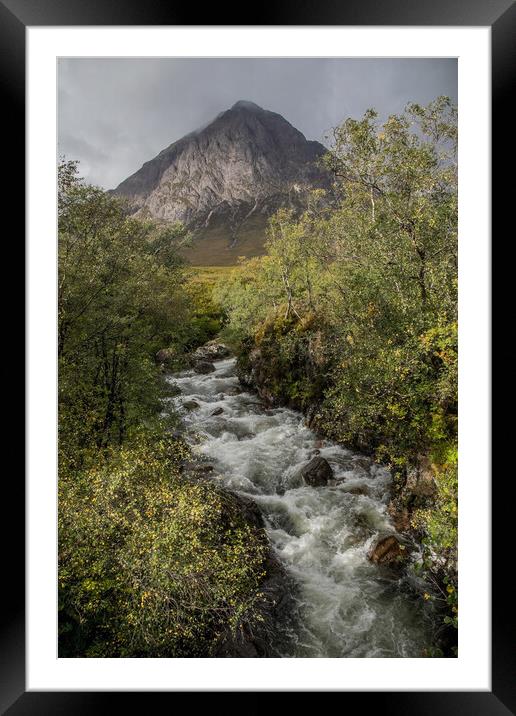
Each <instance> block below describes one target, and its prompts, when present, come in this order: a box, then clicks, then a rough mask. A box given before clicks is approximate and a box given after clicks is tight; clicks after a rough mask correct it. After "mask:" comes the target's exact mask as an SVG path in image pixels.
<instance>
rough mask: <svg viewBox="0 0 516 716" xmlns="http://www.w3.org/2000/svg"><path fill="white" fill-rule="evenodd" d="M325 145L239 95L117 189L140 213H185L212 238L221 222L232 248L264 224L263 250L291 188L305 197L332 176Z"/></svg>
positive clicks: (162, 216)
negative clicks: (270, 223)
mask: <svg viewBox="0 0 516 716" xmlns="http://www.w3.org/2000/svg"><path fill="white" fill-rule="evenodd" d="M325 151H326V150H325V148H324V147H323V146H322V145H321V144H319V142H312V141H308V140H307V139H306V138H305V137H304V135H303V134H302V133H301V132H300V131H299V130H297V129H296V128H295V127H293V126H292V125H291V124H290V122H288V121H287V120H286V119H285V118H284V117H282V116H281V115H280V114H277V113H275V112H271V111H269V110H265V109H262V108H261V107H259V106H258V105H257V104H255V103H254V102H251V101H249V100H239V101H238V102H236V103H235V104H234V105H233V106H232V107H231V108H230V109H228V110H226V111H224V112H221V113H220V114H219V115H218V116H217V117H216V118H215V119H214V120H213V121H212V122H210V123H209V124H208V125H207V126H205V127H203V128H202V129H200V130H197V131H194V132H192V133H190V134H187V135H186V136H184V137H183V138H182V139H179V140H178V141H176V142H174V143H173V144H171V145H170V146H169V147H167V148H166V149H164V150H163V151H161V152H160V153H159V154H158V155H157V156H156V157H155V158H154V159H151V160H150V161H149V162H146V163H145V164H144V165H143V166H142V167H141V169H139V170H138V171H137V172H135V173H134V174H133V175H132V176H130V177H128V179H126V180H125V181H123V182H122V183H121V184H119V186H118V187H117V188H116V189H115V190H114V193H115V194H118V195H121V196H125V197H127V198H128V199H129V201H130V204H131V205H132V207H133V209H134V211H135V212H136V213H137V214H138V215H140V216H147V217H151V218H154V219H157V220H161V221H167V222H174V221H181V222H183V223H185V224H186V225H187V226H188V227H190V228H191V229H192V230H193V231H194V232H195V234H196V235H197V236H198V237H200V236H204V238H205V240H206V241H208V239H209V236H208V234H209V233H210V230H213V229H214V228H216V229H217V231H218V234H219V235H220V234H225V241H223V242H222V243H223V245H224V244H225V245H226V246H227V247H228V248H235V247H236V246H237V244H239V239H240V238H241V236H242V230H243V229H244V228H245V227H247V228H249V225H252V226H253V227H256V226H258V225H260V226H261V227H262V228H261V236H262V238H261V242H259V243H261V250H263V242H264V238H265V232H264V227H265V223H266V220H267V217H268V216H270V214H271V213H272V212H273V211H274V210H275V209H277V208H278V207H279V206H282V205H286V204H289V203H292V200H293V199H292V195H293V192H292V188H293V187H295V192H294V193H295V195H296V201H299V199H300V196H301V195H302V194H303V192H306V191H308V190H309V189H310V188H313V187H314V186H322V185H324V184H325V183H326V182H327V178H326V175H325V173H324V171H323V170H322V169H321V168H319V167H318V166H317V164H316V162H317V160H318V159H319V158H320V157H321V156H322V155H323V154H324V153H325ZM244 233H245V232H244ZM240 243H241V242H240ZM258 252H260V250H258ZM252 253H256V248H253V250H252Z"/></svg>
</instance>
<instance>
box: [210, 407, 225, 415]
mask: <svg viewBox="0 0 516 716" xmlns="http://www.w3.org/2000/svg"><path fill="white" fill-rule="evenodd" d="M223 412H224V408H216V409H215V410H214V411H213V413H212V415H222V413H223Z"/></svg>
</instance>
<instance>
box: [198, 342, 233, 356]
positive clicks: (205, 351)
mask: <svg viewBox="0 0 516 716" xmlns="http://www.w3.org/2000/svg"><path fill="white" fill-rule="evenodd" d="M230 355H231V353H230V350H229V348H228V347H227V346H225V345H224V344H223V343H219V342H218V341H210V342H209V343H205V344H204V345H203V346H201V347H200V348H197V350H196V351H194V353H193V357H194V359H195V360H206V361H212V360H221V359H222V358H228V357H229V356H230Z"/></svg>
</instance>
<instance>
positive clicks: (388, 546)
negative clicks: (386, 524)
mask: <svg viewBox="0 0 516 716" xmlns="http://www.w3.org/2000/svg"><path fill="white" fill-rule="evenodd" d="M404 555H405V547H404V546H403V545H402V544H401V543H400V541H399V540H398V538H397V537H396V535H387V536H386V537H381V538H380V539H379V540H377V542H376V543H375V544H374V546H373V547H372V548H371V550H370V551H369V554H368V555H367V556H368V557H369V559H370V560H371V562H374V563H375V564H392V563H393V562H399V561H400V560H401V559H402V558H403V557H404Z"/></svg>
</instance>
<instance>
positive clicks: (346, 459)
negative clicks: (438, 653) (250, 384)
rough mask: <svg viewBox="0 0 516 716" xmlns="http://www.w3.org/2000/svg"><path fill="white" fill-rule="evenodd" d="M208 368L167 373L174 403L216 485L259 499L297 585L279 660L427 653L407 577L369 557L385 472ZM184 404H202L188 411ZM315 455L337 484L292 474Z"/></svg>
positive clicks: (382, 507)
mask: <svg viewBox="0 0 516 716" xmlns="http://www.w3.org/2000/svg"><path fill="white" fill-rule="evenodd" d="M214 365H215V368H216V369H215V371H214V372H212V373H209V374H207V375H198V374H196V373H194V372H193V371H192V370H188V371H184V372H182V373H179V374H175V375H172V376H170V377H169V378H168V380H169V381H170V382H171V383H173V384H174V385H175V386H176V387H177V388H178V389H179V391H180V393H179V394H178V395H177V396H176V397H175V398H173V399H172V401H173V404H174V407H175V409H177V410H179V412H180V413H181V414H182V416H183V420H184V423H185V426H186V430H187V436H188V439H189V441H190V442H191V444H192V446H193V449H194V451H196V452H197V453H198V454H200V455H201V456H204V457H205V458H206V459H208V460H209V462H210V463H211V464H212V465H213V467H214V477H213V479H214V480H218V481H221V482H222V484H223V485H224V486H225V487H226V488H228V489H230V490H233V491H235V492H237V493H240V494H243V495H246V496H247V497H250V498H252V499H253V500H254V501H255V502H256V504H257V505H258V507H259V508H260V510H261V512H262V514H263V517H264V519H265V524H266V530H267V534H268V536H269V539H270V542H271V544H272V546H273V549H274V551H275V553H276V555H277V557H278V558H279V560H280V561H281V563H282V564H283V566H284V567H285V569H286V571H287V573H288V574H289V575H290V577H291V578H292V580H293V582H294V583H295V585H296V589H295V590H294V599H295V615H294V618H292V619H289V620H288V623H286V624H285V625H284V626H283V627H282V628H281V630H280V633H278V640H277V646H276V650H277V655H278V656H281V657H348V658H350V657H420V656H423V655H424V653H423V650H424V648H425V646H428V644H429V642H430V639H431V637H430V635H429V628H430V627H429V624H428V623H427V622H426V620H425V618H424V614H423V609H422V607H421V606H420V600H417V599H415V598H414V596H413V594H411V592H410V589H409V588H408V585H407V583H406V580H405V578H400V577H399V575H396V573H395V572H393V571H391V570H389V569H388V568H386V567H379V566H377V565H375V564H373V563H371V562H370V561H369V560H368V558H367V553H368V551H369V550H370V548H371V546H372V545H373V544H374V541H375V540H376V539H377V538H378V535H379V534H381V535H384V534H387V533H394V528H393V526H392V524H391V521H390V518H389V516H388V514H387V504H388V499H389V487H390V484H391V475H390V473H389V471H388V470H387V469H386V468H385V467H382V466H380V465H376V464H374V463H371V461H369V460H368V459H367V458H364V457H363V456H361V455H357V454H355V453H353V452H351V451H349V450H346V449H344V448H343V447H341V446H339V445H336V444H334V443H331V442H329V441H321V440H320V439H318V437H317V435H316V434H315V433H314V432H312V431H311V430H309V429H308V428H307V427H306V426H305V425H304V419H303V416H302V414H301V413H299V412H296V411H294V410H290V409H288V408H273V409H269V408H267V407H266V406H264V405H263V404H262V403H261V401H260V400H259V398H258V397H257V396H256V395H254V394H252V393H248V392H238V389H239V383H238V379H237V377H236V374H235V359H228V360H222V361H216V362H215V363H214ZM188 401H195V403H197V405H198V407H194V409H193V410H192V409H190V410H187V409H186V408H185V407H184V403H186V402H188ZM190 407H191V406H190ZM219 408H222V411H223V412H221V413H220V414H219V415H212V413H213V412H214V411H217V409H219ZM316 450H319V451H320V455H321V456H322V457H324V458H326V459H327V460H328V462H329V463H330V465H331V467H332V468H333V471H334V476H335V481H334V484H331V485H328V486H326V487H310V486H308V485H305V484H304V483H303V481H302V480H301V479H300V478H299V477H298V473H299V470H300V468H301V467H302V466H303V465H305V464H306V463H307V462H308V461H309V460H310V459H311V458H312V457H313V456H314V454H316Z"/></svg>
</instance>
